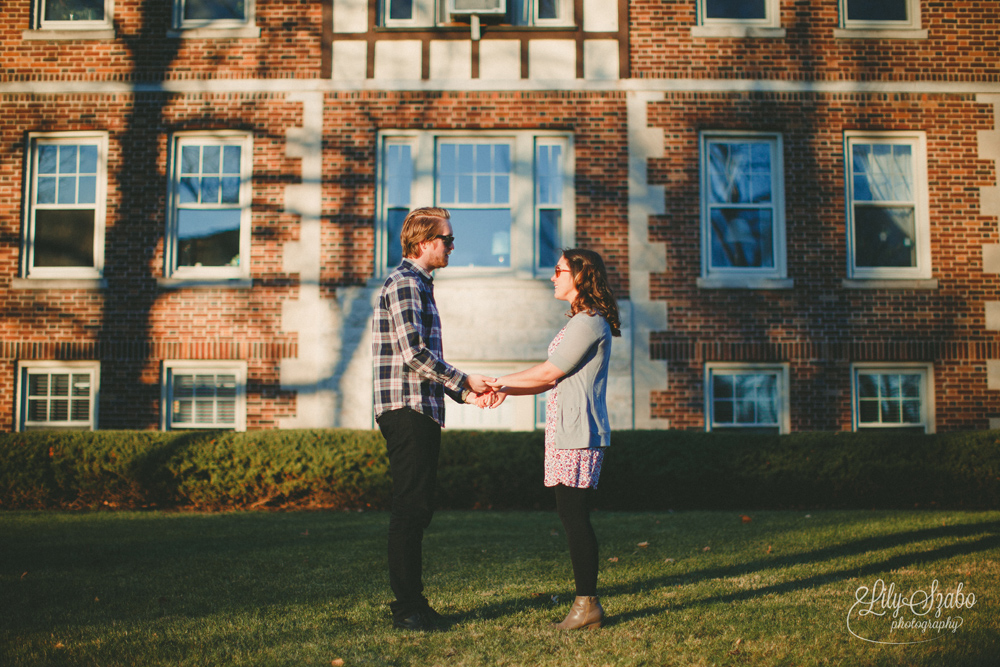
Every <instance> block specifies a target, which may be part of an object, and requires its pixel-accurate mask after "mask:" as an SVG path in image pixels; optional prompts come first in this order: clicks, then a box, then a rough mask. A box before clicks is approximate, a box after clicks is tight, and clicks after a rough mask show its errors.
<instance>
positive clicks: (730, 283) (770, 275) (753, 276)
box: [699, 131, 791, 288]
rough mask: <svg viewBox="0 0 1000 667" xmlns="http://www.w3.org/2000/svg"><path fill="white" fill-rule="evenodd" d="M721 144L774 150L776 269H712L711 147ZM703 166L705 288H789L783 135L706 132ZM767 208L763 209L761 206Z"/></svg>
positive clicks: (772, 208)
mask: <svg viewBox="0 0 1000 667" xmlns="http://www.w3.org/2000/svg"><path fill="white" fill-rule="evenodd" d="M716 140H719V141H740V140H745V141H749V142H755V143H760V142H766V143H768V145H769V146H770V148H771V204H770V206H769V207H768V208H770V210H771V212H772V215H771V220H772V226H773V228H772V230H771V243H772V248H771V252H772V256H773V257H774V266H772V267H761V268H752V267H750V268H746V267H718V268H716V267H713V266H712V207H713V205H712V203H711V187H712V183H711V173H712V171H711V169H712V167H711V160H710V157H709V156H710V152H709V146H710V145H711V144H712V143H713V142H715V141H716ZM699 151H700V167H701V193H700V194H701V276H702V280H700V281H699V286H701V287H726V288H733V287H747V288H788V287H791V283H790V282H787V281H785V278H787V257H786V253H787V249H786V245H787V244H786V241H785V167H784V143H783V141H782V135H781V134H778V133H773V132H767V133H765V132H734V131H705V132H702V133H701V137H700V148H699ZM761 208H763V207H761Z"/></svg>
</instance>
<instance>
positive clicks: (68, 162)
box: [23, 133, 107, 278]
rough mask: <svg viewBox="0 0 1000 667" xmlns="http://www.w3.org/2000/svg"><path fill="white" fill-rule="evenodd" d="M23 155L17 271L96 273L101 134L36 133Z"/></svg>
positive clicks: (102, 181) (103, 174)
mask: <svg viewBox="0 0 1000 667" xmlns="http://www.w3.org/2000/svg"><path fill="white" fill-rule="evenodd" d="M28 155H29V158H28V179H27V180H28V184H27V208H28V213H27V217H28V221H27V224H26V225H25V237H24V243H25V252H24V253H23V257H24V268H23V275H25V276H26V277H28V278H98V277H100V276H101V273H102V272H103V268H104V212H105V207H106V203H105V189H106V183H107V166H106V155H107V136H106V135H103V134H101V135H94V134H82V133H61V134H36V135H32V136H30V137H29V142H28Z"/></svg>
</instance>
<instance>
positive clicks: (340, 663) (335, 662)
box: [330, 658, 344, 667]
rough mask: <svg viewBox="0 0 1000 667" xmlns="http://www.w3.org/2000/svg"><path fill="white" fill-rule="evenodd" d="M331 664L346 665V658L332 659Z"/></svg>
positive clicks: (335, 665) (334, 666) (335, 666)
mask: <svg viewBox="0 0 1000 667" xmlns="http://www.w3.org/2000/svg"><path fill="white" fill-rule="evenodd" d="M330 665H331V667H344V659H343V658H337V659H336V660H331V661H330Z"/></svg>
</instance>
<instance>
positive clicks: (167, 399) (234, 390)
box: [162, 361, 247, 431]
mask: <svg viewBox="0 0 1000 667" xmlns="http://www.w3.org/2000/svg"><path fill="white" fill-rule="evenodd" d="M246 377H247V365H246V362H225V361H165V362H164V363H163V386H162V401H163V430H165V431H169V430H176V429H194V428H214V429H233V430H236V431H245V430H246Z"/></svg>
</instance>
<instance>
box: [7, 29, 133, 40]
mask: <svg viewBox="0 0 1000 667" xmlns="http://www.w3.org/2000/svg"><path fill="white" fill-rule="evenodd" d="M114 38H115V30H114V28H107V29H104V30H101V29H98V30H94V29H91V28H87V29H76V30H67V29H65V28H60V29H51V28H38V29H37V30H24V31H22V32H21V39H23V40H40V41H53V42H54V41H65V40H72V39H78V40H93V41H97V40H111V39H114Z"/></svg>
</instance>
